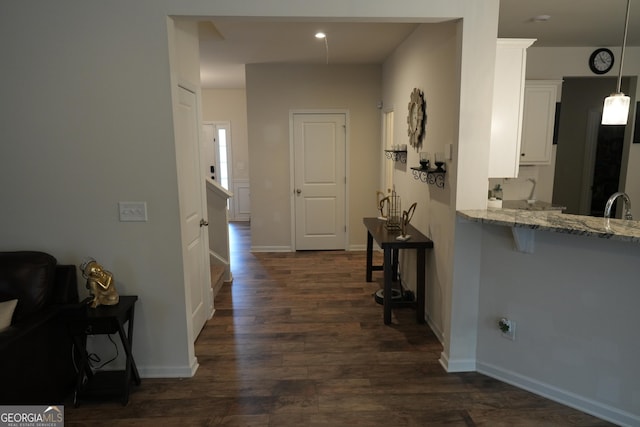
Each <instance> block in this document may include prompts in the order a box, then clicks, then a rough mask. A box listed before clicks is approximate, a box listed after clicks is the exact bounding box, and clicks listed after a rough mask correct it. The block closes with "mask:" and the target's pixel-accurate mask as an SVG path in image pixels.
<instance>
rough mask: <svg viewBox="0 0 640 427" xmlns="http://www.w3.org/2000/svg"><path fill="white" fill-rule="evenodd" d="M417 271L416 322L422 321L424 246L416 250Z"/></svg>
mask: <svg viewBox="0 0 640 427" xmlns="http://www.w3.org/2000/svg"><path fill="white" fill-rule="evenodd" d="M417 252H418V253H417V258H418V259H417V262H416V264H417V267H416V268H417V271H416V288H417V291H418V292H417V295H416V299H417V301H416V321H417V322H418V323H424V302H425V292H426V290H425V286H426V280H425V271H424V269H425V255H426V253H425V250H424V248H418V251H417Z"/></svg>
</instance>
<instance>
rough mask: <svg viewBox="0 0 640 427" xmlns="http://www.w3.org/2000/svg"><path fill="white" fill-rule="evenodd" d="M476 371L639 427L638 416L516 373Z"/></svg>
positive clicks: (486, 367) (483, 367)
mask: <svg viewBox="0 0 640 427" xmlns="http://www.w3.org/2000/svg"><path fill="white" fill-rule="evenodd" d="M476 365H477V370H478V372H480V373H481V374H484V375H487V376H489V377H492V378H495V379H497V380H500V381H502V382H505V383H507V384H511V385H513V386H515V387H518V388H521V389H524V390H527V391H530V392H532V393H535V394H537V395H539V396H542V397H546V398H547V399H550V400H553V401H554V402H558V403H561V404H563V405H566V406H569V407H571V408H575V409H578V410H579V411H582V412H585V413H587V414H590V415H593V416H595V417H598V418H602V419H603V420H606V421H609V422H612V423H614V424H617V425H620V426H640V415H638V414H632V413H630V412H627V411H623V410H621V409H617V408H614V407H612V406H610V405H607V404H604V403H601V402H597V401H595V400H592V399H588V398H586V397H583V396H580V395H577V394H575V393H572V392H569V391H566V390H563V389H560V388H558V387H554V386H552V385H549V384H545V383H543V382H540V381H537V380H534V379H532V378H529V377H525V376H523V375H520V374H518V373H515V372H512V371H508V370H505V369H502V368H500V367H498V366H495V365H491V364H489V363H482V362H477V363H476Z"/></svg>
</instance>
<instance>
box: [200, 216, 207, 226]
mask: <svg viewBox="0 0 640 427" xmlns="http://www.w3.org/2000/svg"><path fill="white" fill-rule="evenodd" d="M208 225H209V223H208V222H207V221H205V220H204V218H203V219H201V220H200V227H207V226H208Z"/></svg>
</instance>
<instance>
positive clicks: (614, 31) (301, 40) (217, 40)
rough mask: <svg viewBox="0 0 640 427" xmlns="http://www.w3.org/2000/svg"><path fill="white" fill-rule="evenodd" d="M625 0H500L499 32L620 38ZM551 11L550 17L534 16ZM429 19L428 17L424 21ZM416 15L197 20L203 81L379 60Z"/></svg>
mask: <svg viewBox="0 0 640 427" xmlns="http://www.w3.org/2000/svg"><path fill="white" fill-rule="evenodd" d="M631 3H632V4H631V14H630V18H629V33H628V36H627V45H629V46H640V1H637V0H631ZM626 5H627V2H626V0H535V1H531V0H526V1H525V0H501V2H500V19H499V25H498V37H515V38H536V39H537V41H536V43H535V46H619V45H620V44H621V43H622V35H623V27H624V18H625V11H626ZM538 15H550V16H551V18H550V19H549V20H548V21H546V22H534V21H533V19H532V18H533V17H534V16H538ZM422 22H424V21H422ZM417 25H418V24H417V23H406V22H404V23H388V22H386V23H371V22H369V23H367V22H322V21H304V22H299V21H296V22H293V21H285V20H281V21H273V20H271V21H265V20H259V19H252V20H242V19H212V20H210V21H203V22H201V23H200V26H199V30H200V62H201V67H200V74H201V80H202V86H203V87H205V88H242V87H244V64H251V63H307V64H313V63H316V64H325V63H326V61H327V51H326V46H325V43H324V41H323V40H318V39H316V38H315V37H314V34H315V33H316V32H317V31H324V32H325V33H326V34H327V45H328V59H329V63H330V64H372V63H373V64H379V63H382V62H383V61H384V59H385V58H387V56H388V55H389V54H390V53H391V52H393V50H394V49H395V48H396V47H397V46H398V45H399V44H400V43H402V41H403V40H404V39H405V38H406V37H407V36H408V35H409V34H411V32H412V31H413V30H414V29H415V27H416V26H417Z"/></svg>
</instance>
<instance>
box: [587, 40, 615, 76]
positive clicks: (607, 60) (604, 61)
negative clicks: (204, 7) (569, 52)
mask: <svg viewBox="0 0 640 427" xmlns="http://www.w3.org/2000/svg"><path fill="white" fill-rule="evenodd" d="M612 67H613V52H611V51H610V50H609V49H607V48H604V47H602V48H600V49H596V50H594V51H593V53H592V54H591V56H590V57H589V68H590V69H591V71H593V72H594V73H596V74H606V73H608V72H609V70H611V68H612Z"/></svg>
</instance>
